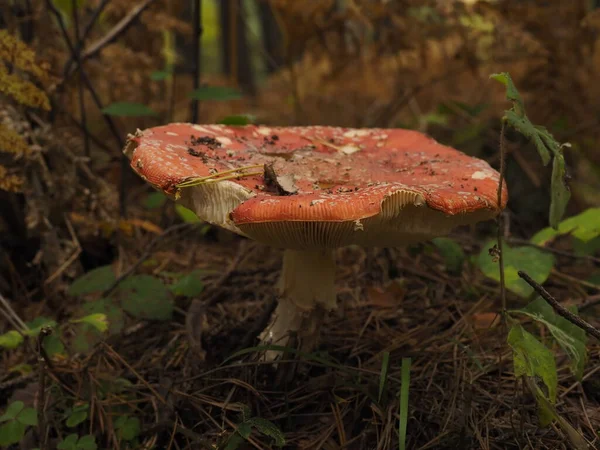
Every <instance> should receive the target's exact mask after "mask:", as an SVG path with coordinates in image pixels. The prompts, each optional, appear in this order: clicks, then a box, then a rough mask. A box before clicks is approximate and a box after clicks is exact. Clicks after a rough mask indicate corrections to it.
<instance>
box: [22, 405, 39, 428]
mask: <svg viewBox="0 0 600 450" xmlns="http://www.w3.org/2000/svg"><path fill="white" fill-rule="evenodd" d="M17 420H18V421H19V422H21V423H22V424H23V425H29V426H35V425H37V424H38V419H37V410H35V409H34V408H25V409H24V410H23V411H21V412H20V413H19V415H18V416H17Z"/></svg>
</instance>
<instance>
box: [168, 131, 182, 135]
mask: <svg viewBox="0 0 600 450" xmlns="http://www.w3.org/2000/svg"><path fill="white" fill-rule="evenodd" d="M166 134H168V135H169V136H179V135H178V134H177V133H173V132H172V131H167V133H166Z"/></svg>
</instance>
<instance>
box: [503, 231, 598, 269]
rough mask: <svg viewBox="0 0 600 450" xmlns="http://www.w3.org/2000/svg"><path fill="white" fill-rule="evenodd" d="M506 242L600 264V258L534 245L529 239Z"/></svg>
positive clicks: (515, 239)
mask: <svg viewBox="0 0 600 450" xmlns="http://www.w3.org/2000/svg"><path fill="white" fill-rule="evenodd" d="M506 240H507V242H510V243H514V244H519V245H525V246H527V247H534V248H537V249H539V250H541V251H543V252H547V253H554V254H555V255H559V256H566V257H568V258H573V259H585V260H587V261H591V262H594V263H598V264H600V258H597V257H595V256H592V255H577V254H576V253H573V252H568V251H565V250H559V249H556V248H552V247H546V246H545V245H539V244H534V243H533V242H531V241H528V240H527V239H519V238H515V237H510V238H507V239H506Z"/></svg>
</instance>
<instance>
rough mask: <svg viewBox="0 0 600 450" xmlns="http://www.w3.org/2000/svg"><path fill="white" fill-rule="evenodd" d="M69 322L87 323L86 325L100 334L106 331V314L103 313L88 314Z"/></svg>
mask: <svg viewBox="0 0 600 450" xmlns="http://www.w3.org/2000/svg"><path fill="white" fill-rule="evenodd" d="M71 322H72V323H87V324H88V325H91V326H92V327H94V328H95V329H96V330H98V331H99V332H101V333H104V332H105V331H106V330H108V320H107V318H106V314H104V313H94V314H89V315H87V316H84V317H81V318H79V319H73V320H71Z"/></svg>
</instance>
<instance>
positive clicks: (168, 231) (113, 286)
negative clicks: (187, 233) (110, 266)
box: [102, 223, 198, 297]
mask: <svg viewBox="0 0 600 450" xmlns="http://www.w3.org/2000/svg"><path fill="white" fill-rule="evenodd" d="M197 225H198V224H195V223H180V224H177V225H173V226H172V227H169V228H167V229H166V230H165V231H163V232H162V233H161V234H160V235H158V236H156V237H155V238H154V239H153V240H152V241H151V242H150V244H148V245H147V246H146V249H145V250H144V253H142V255H141V256H140V257H139V258H138V260H137V261H136V262H135V263H134V264H133V265H132V266H131V267H130V268H129V269H127V270H126V271H125V272H123V273H122V274H121V276H120V277H119V278H117V279H116V280H115V281H114V282H113V283H112V284H111V285H110V286H109V287H108V288H107V289H106V290H105V291H104V292H103V293H102V297H106V296H108V295H109V294H110V293H111V292H112V291H114V290H115V289H116V287H117V286H118V285H119V284H120V283H121V282H122V281H123V280H124V279H125V278H127V277H128V276H129V275H131V274H132V273H133V272H135V271H136V270H137V268H138V267H139V266H141V265H142V263H143V262H144V261H145V260H146V259H148V257H149V256H150V254H151V253H152V251H153V250H154V248H155V247H156V245H157V244H158V243H159V242H160V241H161V240H163V239H164V238H165V237H166V236H167V235H169V234H172V233H174V232H176V231H179V230H183V229H186V228H190V229H193V228H194V227H195V226H197Z"/></svg>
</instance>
